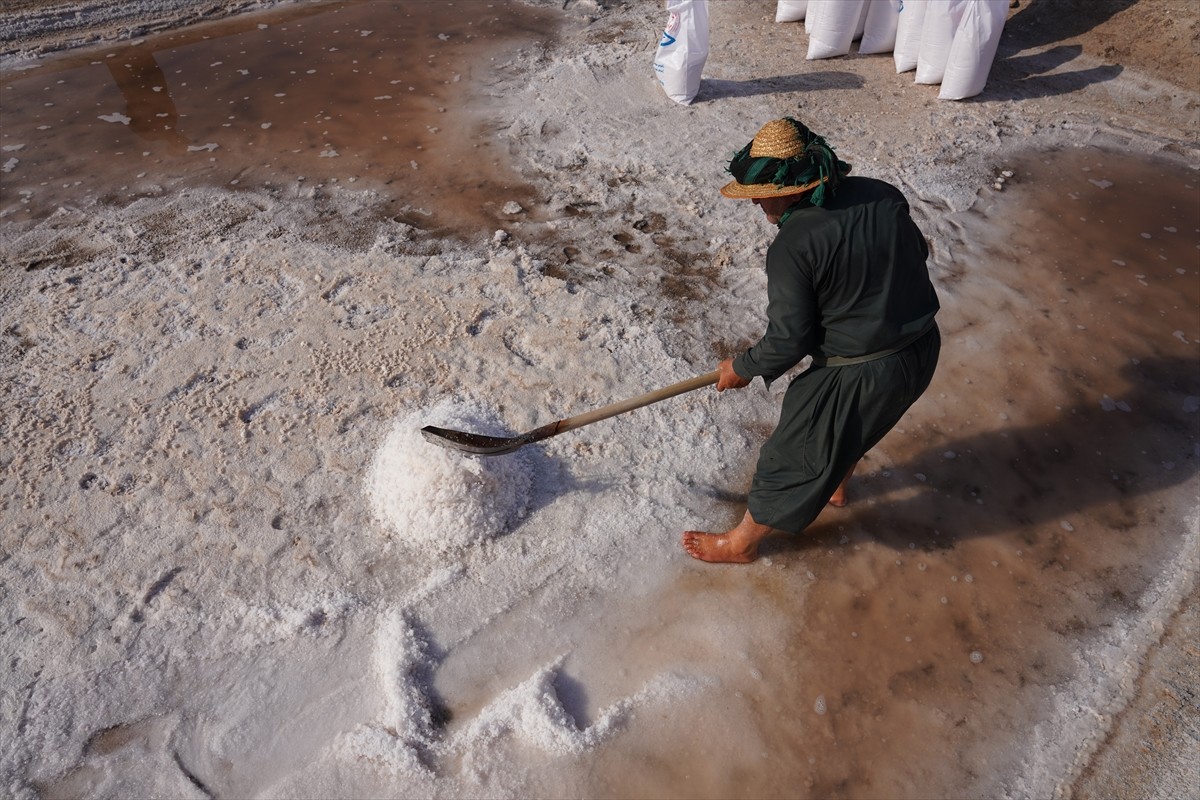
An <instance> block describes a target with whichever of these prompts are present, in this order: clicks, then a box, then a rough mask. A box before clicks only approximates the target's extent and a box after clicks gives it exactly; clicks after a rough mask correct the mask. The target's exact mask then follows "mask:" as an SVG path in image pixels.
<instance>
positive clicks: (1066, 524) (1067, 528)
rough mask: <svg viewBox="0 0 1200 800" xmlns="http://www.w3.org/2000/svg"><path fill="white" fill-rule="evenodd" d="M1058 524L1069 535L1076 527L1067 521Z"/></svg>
mask: <svg viewBox="0 0 1200 800" xmlns="http://www.w3.org/2000/svg"><path fill="white" fill-rule="evenodd" d="M1058 524H1059V526H1060V527H1061V528H1062V529H1063V530H1064V531H1066V532H1068V533H1070V532H1071V531H1073V530H1075V526H1074V525H1072V524H1071V523H1069V522H1067V521H1066V520H1065V519H1064V520H1063V521H1062V522H1060V523H1058Z"/></svg>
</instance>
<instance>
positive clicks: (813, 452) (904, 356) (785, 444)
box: [748, 326, 942, 533]
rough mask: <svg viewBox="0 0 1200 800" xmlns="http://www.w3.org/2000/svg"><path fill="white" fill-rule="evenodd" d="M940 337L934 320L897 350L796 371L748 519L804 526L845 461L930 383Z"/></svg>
mask: <svg viewBox="0 0 1200 800" xmlns="http://www.w3.org/2000/svg"><path fill="white" fill-rule="evenodd" d="M941 343H942V340H941V335H940V334H939V332H938V329H937V327H936V326H935V327H933V328H932V329H931V330H930V331H929V332H928V333H926V334H925V335H924V336H922V337H921V338H920V339H918V340H917V341H915V342H913V343H912V344H911V345H909V346H908V347H907V348H905V349H904V350H901V351H900V352H899V353H894V354H892V355H889V356H885V357H883V358H880V359H876V360H874V361H868V362H866V363H862V364H851V365H847V366H840V367H813V368H811V369H809V370H807V371H805V372H803V373H801V374H800V375H798V376H797V377H796V378H795V379H794V380H793V381H792V383H791V385H790V386H788V390H787V393H786V394H785V395H784V398H783V408H782V410H781V412H780V416H779V425H778V426H777V427H776V428H775V432H774V433H772V434H771V437H770V438H769V439H767V441H766V443H765V444H764V445H763V447H762V450H761V451H760V452H759V457H758V469H757V470H756V472H755V474H754V480H753V482H752V483H751V486H750V496H749V502H748V505H749V510H750V516H752V517H753V518H754V521H755V522H758V523H761V524H763V525H770V526H771V527H772V528H775V529H776V530H781V531H787V532H790V533H800V532H801V531H802V530H804V529H805V528H806V527H808V525H809V523H811V522H812V521H813V520H814V519H816V518H817V514H819V513H820V512H821V509H823V508H824V507H825V504H826V503H828V502H829V498H830V497H831V496H832V495H833V493H834V491H835V490H836V489H837V487H838V484H839V483H841V482H842V479H843V478H845V477H846V473H847V472H849V471H850V468H851V467H853V466H854V465H855V464H856V463H858V460H859V459H860V458H862V457H863V456H864V455H865V454H866V452H867V451H868V450H870V449H871V448H872V447H874V446H875V445H876V444H878V443H879V441H880V440H881V439H882V438H883V437H884V435H886V434H887V432H888V431H890V430H891V429H892V428H893V427H895V425H896V423H897V422H899V421H900V418H901V417H902V416H904V412H906V411H907V410H908V409H909V407H910V406H912V404H913V403H914V402H916V400H917V398H918V397H920V396H921V395H922V394H923V393H924V391H925V390H926V389H927V388H928V387H929V382H930V381H931V380H932V379H933V372H934V369H935V368H936V367H937V361H938V354H939V352H940V351H941Z"/></svg>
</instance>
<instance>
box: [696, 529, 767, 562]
mask: <svg viewBox="0 0 1200 800" xmlns="http://www.w3.org/2000/svg"><path fill="white" fill-rule="evenodd" d="M683 549H684V550H687V551H688V555H690V556H691V557H692V558H698V559H700V560H701V561H710V562H713V563H716V564H749V563H750V562H751V561H753V560H754V559H756V558H758V545H757V544H753V545H751V546H750V547H749V548H748V549H747V548H746V547H745V546H743V545H742V544H741V543H740V542H737V541H735V540H734V539H732V538H731V537H730V535H729V534H728V533H705V532H703V531H684V532H683Z"/></svg>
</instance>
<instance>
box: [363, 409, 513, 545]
mask: <svg viewBox="0 0 1200 800" xmlns="http://www.w3.org/2000/svg"><path fill="white" fill-rule="evenodd" d="M426 425H437V426H440V427H446V428H451V429H456V430H467V431H472V432H475V433H480V434H483V435H489V436H507V435H509V433H510V432H509V431H507V430H505V429H504V427H503V426H502V425H501V423H500V421H499V419H498V417H497V416H496V414H495V413H494V412H492V411H490V410H488V409H484V408H481V407H477V406H472V405H470V404H467V403H463V402H457V401H452V400H446V401H442V402H441V403H439V404H438V405H436V406H434V407H432V408H430V409H425V410H420V411H417V412H414V413H412V414H409V415H408V416H407V417H404V418H402V419H399V420H397V421H396V423H395V424H394V426H393V427H392V429H391V431H390V432H389V433H388V435H387V437H386V438H385V439H384V441H383V444H382V445H381V446H380V448H379V451H378V452H377V453H376V455H375V458H374V461H373V462H372V464H371V468H370V470H369V472H368V475H367V480H366V491H367V495H368V497H369V499H370V501H371V506H372V508H373V510H374V511H375V514H376V516H377V517H378V518H379V519H380V521H382V522H383V523H384V525H385V526H387V527H388V528H389V529H390V530H391V532H392V533H393V534H394V535H395V537H396V539H397V540H398V541H400V542H401V543H405V544H409V545H412V546H414V547H420V548H428V549H432V550H434V551H437V552H441V553H445V552H449V551H453V550H458V549H462V548H464V547H467V546H469V545H472V544H477V543H480V542H483V541H485V540H488V539H493V538H495V537H497V536H499V535H500V534H502V533H504V532H505V531H507V530H509V529H510V528H511V527H512V526H513V525H514V524H515V523H516V522H518V521H519V520H520V519H522V518H523V517H524V516H525V514H526V513H527V512H528V509H529V502H530V495H531V491H532V487H533V483H534V462H533V460H532V459H531V458H530V457H529V456H528V455H527V454H524V453H520V452H517V453H509V454H506V455H502V456H488V457H477V456H472V455H469V454H465V453H462V452H460V451H457V450H452V449H447V448H442V447H438V446H436V445H433V444H430V443H429V442H427V441H425V439H424V438H423V437H422V436H421V433H420V431H421V428H422V427H424V426H426Z"/></svg>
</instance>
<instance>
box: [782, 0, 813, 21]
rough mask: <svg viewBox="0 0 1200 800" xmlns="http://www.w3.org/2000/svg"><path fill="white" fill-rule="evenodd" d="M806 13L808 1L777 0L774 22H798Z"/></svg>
mask: <svg viewBox="0 0 1200 800" xmlns="http://www.w3.org/2000/svg"><path fill="white" fill-rule="evenodd" d="M806 11H808V0H779V3H778V5H776V6H775V21H776V22H799V21H800V20H802V19H804V13H805V12H806Z"/></svg>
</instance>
